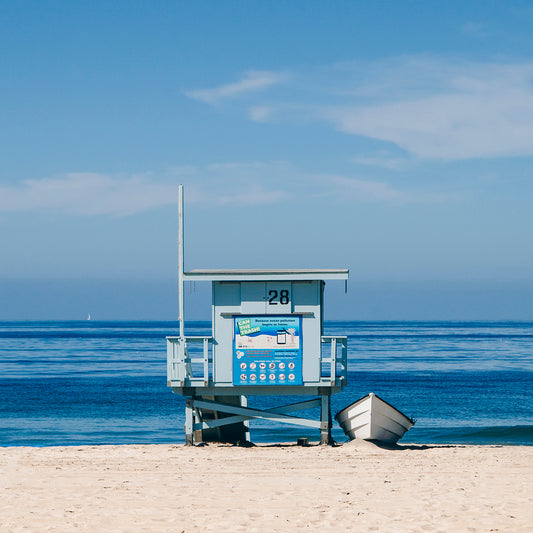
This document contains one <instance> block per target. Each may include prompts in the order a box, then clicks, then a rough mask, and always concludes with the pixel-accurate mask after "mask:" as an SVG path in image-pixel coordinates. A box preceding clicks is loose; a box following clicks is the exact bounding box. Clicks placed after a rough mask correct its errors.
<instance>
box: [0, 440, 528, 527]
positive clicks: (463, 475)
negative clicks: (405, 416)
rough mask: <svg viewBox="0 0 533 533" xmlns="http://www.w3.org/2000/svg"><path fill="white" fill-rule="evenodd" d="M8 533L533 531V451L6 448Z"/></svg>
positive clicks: (2, 504) (1, 456) (1, 472)
mask: <svg viewBox="0 0 533 533" xmlns="http://www.w3.org/2000/svg"><path fill="white" fill-rule="evenodd" d="M0 495H1V497H0V530H1V531H73V530H75V529H77V530H81V531H84V530H85V531H178V532H180V531H186V532H193V531H228V532H230V531H247V532H254V531H258V532H259V531H261V532H262V531H387V532H390V531H399V532H408V531H431V532H436V531H443V532H444V531H446V532H450V531H454V532H461V531H465V532H466V531H506V532H507V531H533V447H521V446H517V447H513V446H508V447H498V446H420V445H412V446H408V445H403V446H400V447H398V448H396V449H382V448H379V447H376V446H375V445H373V444H370V443H366V442H355V441H354V442H353V443H349V444H345V445H344V446H339V447H319V446H311V447H306V448H302V447H296V446H292V445H286V446H281V445H278V446H266V445H263V446H256V447H253V448H238V447H230V446H219V445H210V446H205V447H194V448H187V447H184V446H172V445H155V446H136V445H135V446H96V447H95V446H81V447H53V448H24V447H17V448H0Z"/></svg>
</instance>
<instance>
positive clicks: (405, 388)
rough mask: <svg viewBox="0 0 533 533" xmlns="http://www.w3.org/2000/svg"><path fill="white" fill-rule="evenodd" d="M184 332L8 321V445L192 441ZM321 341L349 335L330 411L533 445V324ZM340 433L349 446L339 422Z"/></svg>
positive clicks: (283, 431)
mask: <svg viewBox="0 0 533 533" xmlns="http://www.w3.org/2000/svg"><path fill="white" fill-rule="evenodd" d="M210 327H211V324H210V323H206V322H197V323H189V324H187V326H186V333H187V334H188V335H207V334H210ZM176 333H177V324H176V323H174V322H93V321H84V322H0V446H54V445H81V444H128V443H182V442H184V434H183V425H184V400H183V399H182V398H181V397H180V396H178V395H174V394H172V392H171V391H170V390H169V389H168V388H167V387H166V344H165V336H167V335H174V334H176ZM324 333H325V334H327V335H346V336H348V351H349V376H348V385H347V386H346V388H345V389H344V391H343V392H342V393H340V394H337V395H335V396H333V397H332V410H333V414H335V412H337V411H339V410H340V409H342V408H343V407H345V406H346V405H348V404H349V403H351V402H352V401H354V400H356V399H358V398H360V397H362V396H364V395H366V394H367V393H368V392H374V393H376V394H378V395H379V396H381V397H382V398H384V399H385V400H387V401H388V402H389V403H392V404H393V405H394V406H395V407H397V408H398V409H400V410H401V411H403V412H404V413H405V414H407V415H409V416H411V417H414V418H415V419H416V424H415V426H414V427H413V428H412V429H411V430H410V431H409V432H408V433H407V434H406V436H405V437H404V439H403V442H412V443H461V444H467V443H472V444H516V445H518V444H525V445H533V392H532V391H533V323H530V322H528V323H525V322H328V323H326V325H325V332H324ZM291 401H296V399H295V398H287V397H283V398H271V397H254V398H252V399H251V402H250V403H251V404H252V405H257V406H258V407H267V406H269V405H274V404H284V403H290V402H291ZM303 436H308V437H310V438H311V439H313V440H317V439H318V438H319V435H318V434H317V432H316V431H313V430H306V429H302V428H300V427H297V426H289V425H281V426H280V425H275V424H272V423H269V422H257V421H254V422H252V424H251V437H252V440H253V441H255V442H279V441H294V440H296V439H297V438H298V437H303ZM333 436H334V438H335V440H337V441H344V440H346V439H345V437H344V434H343V433H342V431H341V429H340V428H339V427H338V426H335V428H334V432H333Z"/></svg>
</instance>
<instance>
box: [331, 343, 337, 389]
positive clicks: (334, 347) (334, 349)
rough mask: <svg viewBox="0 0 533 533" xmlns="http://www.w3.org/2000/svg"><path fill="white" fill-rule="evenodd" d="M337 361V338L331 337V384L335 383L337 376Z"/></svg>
mask: <svg viewBox="0 0 533 533" xmlns="http://www.w3.org/2000/svg"><path fill="white" fill-rule="evenodd" d="M336 362H337V339H335V338H332V339H331V384H332V385H334V384H335V377H336V374H337V369H336Z"/></svg>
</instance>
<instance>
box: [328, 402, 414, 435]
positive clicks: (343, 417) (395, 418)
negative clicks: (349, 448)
mask: <svg viewBox="0 0 533 533" xmlns="http://www.w3.org/2000/svg"><path fill="white" fill-rule="evenodd" d="M335 420H337V422H338V423H339V424H340V426H341V428H342V429H343V431H344V433H345V434H346V436H347V437H348V438H349V439H350V440H353V439H355V438H358V439H363V440H376V441H381V442H386V443H387V444H396V442H398V440H399V439H401V438H402V437H403V436H404V434H405V432H406V431H408V430H409V429H410V428H411V427H412V426H413V425H414V423H415V421H414V420H413V419H412V418H409V417H408V416H406V415H404V414H403V413H402V412H401V411H398V409H396V408H395V407H393V406H392V405H391V404H390V403H387V402H386V401H385V400H383V399H381V398H380V397H379V396H377V395H376V394H374V393H373V392H371V393H370V394H368V395H367V396H365V397H364V398H361V399H359V400H357V401H356V402H354V403H352V404H350V405H348V406H347V407H345V408H344V409H342V410H341V411H339V412H338V413H337V414H336V415H335Z"/></svg>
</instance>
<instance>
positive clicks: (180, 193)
mask: <svg viewBox="0 0 533 533" xmlns="http://www.w3.org/2000/svg"><path fill="white" fill-rule="evenodd" d="M183 271H184V269H183V185H178V312H179V324H180V338H181V339H184V338H185V330H184V321H183Z"/></svg>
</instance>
